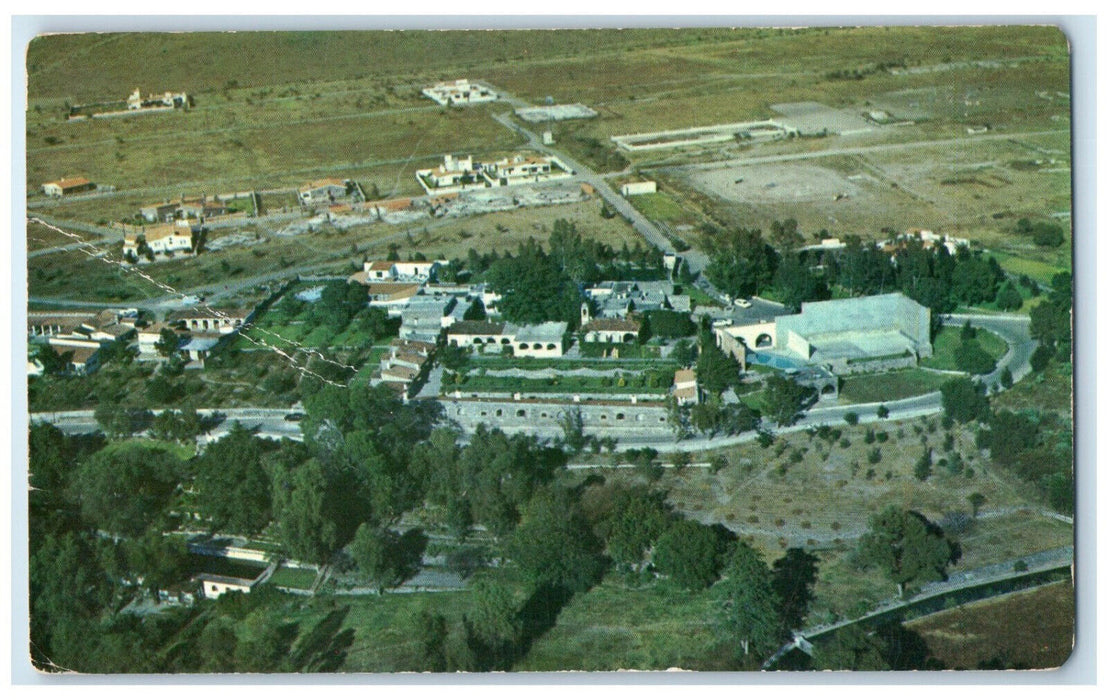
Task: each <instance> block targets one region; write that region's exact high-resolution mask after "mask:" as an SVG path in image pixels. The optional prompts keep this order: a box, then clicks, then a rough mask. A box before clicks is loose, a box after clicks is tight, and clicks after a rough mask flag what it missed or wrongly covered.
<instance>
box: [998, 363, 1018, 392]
mask: <svg viewBox="0 0 1108 700" xmlns="http://www.w3.org/2000/svg"><path fill="white" fill-rule="evenodd" d="M1014 383H1015V380H1014V379H1013V378H1012V370H1011V369H1009V368H1007V367H1005V368H1004V369H1002V370H1001V371H1000V385H1001V386H1002V387H1004V388H1005V389H1011V388H1012V385H1013V384H1014Z"/></svg>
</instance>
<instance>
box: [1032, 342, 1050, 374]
mask: <svg viewBox="0 0 1108 700" xmlns="http://www.w3.org/2000/svg"><path fill="white" fill-rule="evenodd" d="M1052 357H1054V346H1053V345H1040V346H1039V347H1037V348H1035V351H1034V352H1032V353H1031V369H1032V370H1033V371H1035V372H1042V371H1043V370H1044V369H1046V366H1047V364H1048V363H1049V362H1050V359H1051V358H1052Z"/></svg>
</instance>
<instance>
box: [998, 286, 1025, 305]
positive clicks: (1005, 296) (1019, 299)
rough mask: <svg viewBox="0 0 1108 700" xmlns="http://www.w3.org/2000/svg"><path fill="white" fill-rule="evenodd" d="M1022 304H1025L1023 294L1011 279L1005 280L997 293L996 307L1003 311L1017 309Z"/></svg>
mask: <svg viewBox="0 0 1108 700" xmlns="http://www.w3.org/2000/svg"><path fill="white" fill-rule="evenodd" d="M1021 306H1023V296H1022V295H1021V294H1020V293H1019V290H1018V289H1016V286H1015V285H1014V284H1012V282H1011V280H1005V282H1004V284H1002V285H1000V289H999V290H998V291H997V293H996V308H998V309H1000V310H1001V311H1015V310H1016V309H1018V308H1020V307H1021Z"/></svg>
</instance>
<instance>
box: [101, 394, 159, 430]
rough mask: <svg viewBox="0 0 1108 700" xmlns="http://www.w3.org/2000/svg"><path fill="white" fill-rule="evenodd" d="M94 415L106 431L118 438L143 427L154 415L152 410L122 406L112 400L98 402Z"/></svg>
mask: <svg viewBox="0 0 1108 700" xmlns="http://www.w3.org/2000/svg"><path fill="white" fill-rule="evenodd" d="M92 415H93V417H94V418H95V419H96V422H97V423H98V424H99V425H100V428H101V429H102V430H103V431H104V433H105V434H106V435H107V436H108V437H111V438H116V439H118V438H124V437H129V436H131V435H133V434H134V433H135V432H137V431H139V430H141V429H143V428H144V427H145V426H146V424H147V423H149V421H150V419H151V417H152V415H151V413H150V411H147V410H145V409H139V408H128V407H124V406H120V405H119V404H117V403H114V402H112V401H104V402H102V403H99V404H97V405H96V409H95V410H94V411H93V412H92Z"/></svg>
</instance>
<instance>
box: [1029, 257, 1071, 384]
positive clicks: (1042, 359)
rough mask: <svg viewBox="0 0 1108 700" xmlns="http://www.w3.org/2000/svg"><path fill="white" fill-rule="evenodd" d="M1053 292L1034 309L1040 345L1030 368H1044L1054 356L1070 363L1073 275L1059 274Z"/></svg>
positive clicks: (1033, 326)
mask: <svg viewBox="0 0 1108 700" xmlns="http://www.w3.org/2000/svg"><path fill="white" fill-rule="evenodd" d="M1050 284H1051V291H1050V293H1049V294H1048V295H1047V297H1046V298H1045V299H1043V300H1042V301H1040V302H1039V303H1038V305H1036V306H1035V307H1034V308H1033V309H1031V329H1030V332H1031V337H1032V338H1034V339H1035V340H1038V341H1039V347H1038V348H1036V349H1035V352H1034V353H1032V354H1031V368H1032V369H1033V370H1035V371H1036V372H1039V371H1042V370H1043V369H1044V368H1045V367H1046V366H1047V363H1049V362H1050V360H1051V359H1052V358H1057V359H1058V360H1059V361H1060V362H1069V361H1070V356H1071V351H1072V344H1073V313H1072V312H1073V277H1072V276H1071V275H1070V274H1068V273H1064V272H1063V273H1058V274H1056V275H1054V277H1052V278H1051V280H1050Z"/></svg>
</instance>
